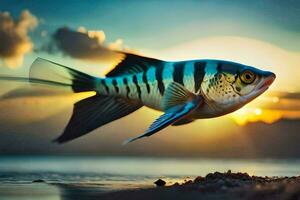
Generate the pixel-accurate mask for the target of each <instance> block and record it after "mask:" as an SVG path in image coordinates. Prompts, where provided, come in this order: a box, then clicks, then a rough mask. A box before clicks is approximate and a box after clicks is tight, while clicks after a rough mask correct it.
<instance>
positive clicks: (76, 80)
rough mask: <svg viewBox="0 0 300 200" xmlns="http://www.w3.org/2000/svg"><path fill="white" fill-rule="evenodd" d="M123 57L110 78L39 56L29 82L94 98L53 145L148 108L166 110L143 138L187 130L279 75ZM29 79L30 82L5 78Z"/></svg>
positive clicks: (79, 105) (230, 65) (78, 106)
mask: <svg viewBox="0 0 300 200" xmlns="http://www.w3.org/2000/svg"><path fill="white" fill-rule="evenodd" d="M122 54H123V55H124V58H123V59H122V60H121V61H120V62H119V63H118V64H116V65H115V66H114V67H113V68H112V70H111V71H109V72H108V73H107V74H106V75H105V77H96V76H92V75H89V74H87V73H84V72H81V71H78V70H75V69H73V68H70V67H67V66H64V65H61V64H58V63H55V62H52V61H49V60H45V59H42V58H37V59H36V60H35V61H34V62H33V64H32V65H31V68H30V74H29V78H28V81H29V82H30V83H38V84H45V85H53V86H55V87H69V88H71V89H72V91H73V92H74V93H80V92H87V91H94V92H95V95H93V96H90V97H87V98H85V99H82V100H80V101H78V102H76V103H75V104H74V106H73V113H72V116H71V118H70V120H69V122H68V124H67V125H66V127H65V129H64V131H63V132H62V134H60V135H59V136H58V137H57V138H55V139H54V140H53V141H54V142H57V143H59V144H61V143H65V142H69V141H71V140H74V139H76V138H79V137H81V136H83V135H86V134H88V133H89V132H91V131H93V130H95V129H97V128H99V127H101V126H104V125H105V124H108V123H110V122H112V121H115V120H118V119H120V118H122V117H125V116H127V115H129V114H131V113H133V112H135V111H136V110H138V109H140V108H141V107H143V106H146V107H149V108H151V109H154V110H158V111H161V112H163V114H162V115H161V116H159V117H158V118H157V119H156V120H155V121H154V122H153V123H152V124H151V125H150V126H149V128H148V129H147V130H146V131H145V132H144V133H143V134H141V135H138V136H137V137H134V138H129V139H128V140H126V141H125V142H124V143H123V144H128V143H130V142H133V141H136V140H138V139H141V138H144V137H149V136H151V135H153V134H155V133H157V132H159V131H160V130H162V129H165V128H167V127H168V126H182V125H187V124H189V123H192V122H195V121H196V120H198V119H206V118H214V117H219V116H223V115H226V114H228V113H231V112H233V111H235V110H238V109H240V108H241V107H243V106H245V105H246V104H247V103H249V102H250V101H252V100H253V99H255V98H256V97H258V96H259V95H261V94H262V93H264V92H265V91H266V90H267V89H268V88H269V87H270V85H271V84H272V83H273V82H274V80H275V78H276V75H275V74H274V73H273V72H270V71H264V70H261V69H258V68H255V67H253V66H249V65H245V64H241V63H237V62H232V61H226V60H216V59H198V60H186V61H165V60H160V59H156V58H151V57H145V56H141V55H137V54H132V53H125V52H122ZM0 79H1V80H14V81H24V80H27V78H22V77H21V78H18V77H0Z"/></svg>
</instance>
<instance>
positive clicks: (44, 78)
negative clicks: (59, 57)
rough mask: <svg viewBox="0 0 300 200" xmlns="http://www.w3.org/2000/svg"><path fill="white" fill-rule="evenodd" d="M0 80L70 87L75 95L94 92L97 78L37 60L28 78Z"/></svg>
mask: <svg viewBox="0 0 300 200" xmlns="http://www.w3.org/2000/svg"><path fill="white" fill-rule="evenodd" d="M0 80H2V81H16V82H30V83H37V84H42V85H50V86H62V87H71V88H72V90H73V92H75V93H77V92H85V91H93V90H95V86H96V80H97V78H96V77H93V76H91V75H88V74H85V73H82V72H79V71H77V70H74V69H71V68H69V67H66V66H63V65H60V64H58V63H55V62H52V61H49V60H45V59H42V58H37V59H36V60H35V61H34V62H33V63H32V65H31V67H30V72H29V78H26V77H13V76H0Z"/></svg>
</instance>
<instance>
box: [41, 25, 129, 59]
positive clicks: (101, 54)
mask: <svg viewBox="0 0 300 200" xmlns="http://www.w3.org/2000/svg"><path fill="white" fill-rule="evenodd" d="M52 39H53V40H52V42H51V43H50V45H47V46H46V48H43V50H46V51H47V52H49V53H54V52H55V51H56V50H60V51H62V52H63V53H64V54H66V55H68V56H71V57H73V58H77V59H84V60H90V61H99V60H101V61H103V60H111V59H114V58H115V56H116V53H114V52H113V51H112V50H123V49H124V47H123V41H122V39H117V40H116V41H115V42H112V43H106V42H105V33H104V31H101V30H98V31H91V30H86V29H85V28H83V27H80V28H78V30H72V29H70V28H68V27H62V28H59V29H57V30H56V32H55V33H54V34H53V38H52Z"/></svg>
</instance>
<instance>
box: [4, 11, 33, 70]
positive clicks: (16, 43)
mask: <svg viewBox="0 0 300 200" xmlns="http://www.w3.org/2000/svg"><path fill="white" fill-rule="evenodd" d="M37 25H38V19H37V18H36V17H35V16H34V15H32V14H31V13H30V12H29V11H28V10H24V11H22V13H21V14H20V16H19V18H18V19H16V20H15V19H13V18H12V16H11V15H10V13H9V12H0V44H1V45H0V58H1V59H3V61H4V63H5V65H6V66H8V67H11V68H15V67H18V66H20V65H22V63H23V59H24V55H25V54H26V53H29V52H31V50H32V48H33V43H32V41H31V40H30V37H29V36H28V32H29V31H32V30H34V28H35V27H36V26H37Z"/></svg>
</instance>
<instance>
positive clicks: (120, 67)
mask: <svg viewBox="0 0 300 200" xmlns="http://www.w3.org/2000/svg"><path fill="white" fill-rule="evenodd" d="M122 54H124V55H125V57H124V59H123V60H122V61H121V62H120V63H118V64H117V65H116V66H115V67H114V68H113V69H112V70H111V71H110V72H108V73H107V74H106V77H113V76H120V75H124V74H131V73H138V72H144V71H146V70H147V69H149V68H150V67H160V66H163V64H164V63H165V61H163V60H158V59H155V58H148V57H144V56H139V55H135V54H131V53H123V52H122Z"/></svg>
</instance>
